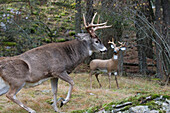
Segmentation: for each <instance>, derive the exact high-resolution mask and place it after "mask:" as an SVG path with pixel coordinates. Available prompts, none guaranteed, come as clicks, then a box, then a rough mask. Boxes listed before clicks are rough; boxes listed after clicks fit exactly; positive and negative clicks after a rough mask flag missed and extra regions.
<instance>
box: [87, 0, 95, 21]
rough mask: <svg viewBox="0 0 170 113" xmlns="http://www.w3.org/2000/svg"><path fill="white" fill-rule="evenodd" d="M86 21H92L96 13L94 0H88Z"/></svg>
mask: <svg viewBox="0 0 170 113" xmlns="http://www.w3.org/2000/svg"><path fill="white" fill-rule="evenodd" d="M86 12H87V13H86V22H87V23H90V22H91V20H92V17H93V15H94V9H93V0H86Z"/></svg>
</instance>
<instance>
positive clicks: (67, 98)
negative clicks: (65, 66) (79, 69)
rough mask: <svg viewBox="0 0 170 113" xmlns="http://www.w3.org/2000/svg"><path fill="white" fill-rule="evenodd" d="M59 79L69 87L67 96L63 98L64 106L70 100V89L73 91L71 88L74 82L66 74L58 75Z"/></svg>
mask: <svg viewBox="0 0 170 113" xmlns="http://www.w3.org/2000/svg"><path fill="white" fill-rule="evenodd" d="M59 78H60V79H62V80H64V81H65V82H68V83H69V85H70V87H69V91H68V94H67V97H66V98H65V100H64V101H63V104H66V103H67V102H68V101H69V100H70V97H71V93H72V89H73V86H74V81H73V80H72V78H71V77H70V76H69V75H68V74H67V72H63V73H61V74H60V75H59Z"/></svg>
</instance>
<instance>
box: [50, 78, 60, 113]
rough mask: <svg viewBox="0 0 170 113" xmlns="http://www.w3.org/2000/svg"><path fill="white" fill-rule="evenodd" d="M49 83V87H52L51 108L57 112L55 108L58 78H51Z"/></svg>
mask: <svg viewBox="0 0 170 113" xmlns="http://www.w3.org/2000/svg"><path fill="white" fill-rule="evenodd" d="M50 81H51V87H52V92H53V98H54V103H53V107H54V110H55V111H56V112H58V108H57V90H58V78H52V79H51V80H50Z"/></svg>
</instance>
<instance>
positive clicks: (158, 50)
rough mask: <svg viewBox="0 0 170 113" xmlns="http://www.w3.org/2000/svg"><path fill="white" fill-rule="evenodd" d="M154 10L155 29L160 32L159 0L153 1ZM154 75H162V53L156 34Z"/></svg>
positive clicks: (159, 76) (160, 76)
mask: <svg viewBox="0 0 170 113" xmlns="http://www.w3.org/2000/svg"><path fill="white" fill-rule="evenodd" d="M155 6H156V12H155V19H156V29H157V31H158V32H160V33H161V29H160V28H161V26H160V23H161V0H156V1H155ZM156 42H157V43H156V44H155V45H156V71H157V74H156V77H158V78H160V79H162V77H163V65H162V53H161V46H162V44H161V41H160V39H159V37H158V36H156Z"/></svg>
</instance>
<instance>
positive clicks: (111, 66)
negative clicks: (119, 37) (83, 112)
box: [89, 39, 126, 88]
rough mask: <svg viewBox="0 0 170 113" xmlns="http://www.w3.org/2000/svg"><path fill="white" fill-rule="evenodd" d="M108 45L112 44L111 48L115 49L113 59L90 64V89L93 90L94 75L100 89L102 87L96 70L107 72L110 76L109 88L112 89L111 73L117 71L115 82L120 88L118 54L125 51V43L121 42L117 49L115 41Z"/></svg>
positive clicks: (98, 60)
mask: <svg viewBox="0 0 170 113" xmlns="http://www.w3.org/2000/svg"><path fill="white" fill-rule="evenodd" d="M108 43H110V44H112V45H111V48H112V49H114V53H113V57H112V58H111V59H108V60H101V59H94V60H92V61H91V62H90V70H91V72H90V74H89V76H90V87H91V88H92V75H93V74H94V75H95V77H96V79H97V81H98V83H99V85H100V87H102V85H101V84H100V81H99V79H98V75H99V73H97V72H95V70H97V69H99V70H106V71H107V73H108V75H109V88H110V87H111V84H110V80H111V73H112V71H115V72H114V74H115V80H116V85H117V88H119V85H118V81H117V77H116V76H117V71H118V54H119V51H120V50H125V49H126V48H125V43H122V42H119V44H120V46H118V47H116V44H115V43H114V40H113V39H112V42H111V41H109V42H108Z"/></svg>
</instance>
